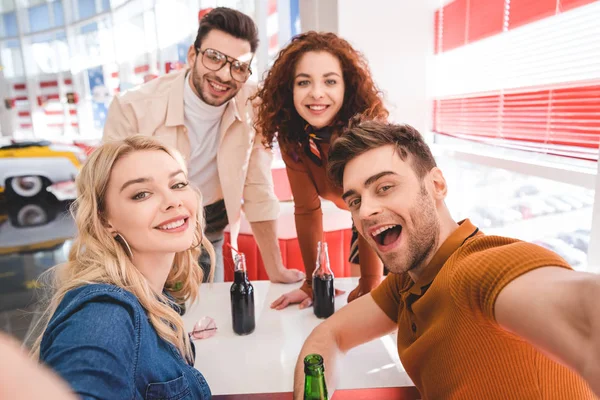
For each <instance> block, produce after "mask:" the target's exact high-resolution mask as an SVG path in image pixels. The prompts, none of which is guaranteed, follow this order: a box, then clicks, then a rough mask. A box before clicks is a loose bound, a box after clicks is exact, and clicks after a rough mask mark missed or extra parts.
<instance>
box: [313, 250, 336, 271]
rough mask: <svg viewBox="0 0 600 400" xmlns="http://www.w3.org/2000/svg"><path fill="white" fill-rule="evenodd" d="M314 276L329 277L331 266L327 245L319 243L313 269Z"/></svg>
mask: <svg viewBox="0 0 600 400" xmlns="http://www.w3.org/2000/svg"><path fill="white" fill-rule="evenodd" d="M314 275H331V276H333V272H332V271H331V266H330V265H329V252H328V250H327V243H325V242H319V248H318V250H317V266H316V268H315V272H314Z"/></svg>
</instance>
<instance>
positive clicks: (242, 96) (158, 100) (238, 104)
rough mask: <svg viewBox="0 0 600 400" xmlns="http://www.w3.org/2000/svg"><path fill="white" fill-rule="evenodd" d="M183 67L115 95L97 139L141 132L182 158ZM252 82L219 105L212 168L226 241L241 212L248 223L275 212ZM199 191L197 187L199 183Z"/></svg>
mask: <svg viewBox="0 0 600 400" xmlns="http://www.w3.org/2000/svg"><path fill="white" fill-rule="evenodd" d="M186 72H187V70H183V71H181V72H176V73H171V74H168V75H164V76H161V77H159V78H157V79H154V80H152V81H150V82H148V83H146V84H143V85H141V86H138V87H136V88H134V89H131V90H129V91H127V92H125V93H123V94H122V95H118V96H115V98H114V99H113V101H112V103H111V105H110V108H109V109H108V116H107V118H106V124H105V126H104V137H103V140H104V141H107V140H118V139H122V138H125V137H127V136H130V135H133V134H136V133H141V134H143V135H148V136H154V137H155V138H158V139H159V140H161V141H162V142H163V143H165V144H166V145H168V146H171V147H174V148H176V149H178V150H179V151H180V152H181V154H182V155H183V157H184V158H185V159H186V160H189V157H190V143H189V139H188V135H187V129H186V127H185V126H184V116H183V89H184V85H185V84H186V82H187V81H186V79H185V75H186ZM255 91H256V85H254V84H251V83H247V84H245V85H244V86H243V87H242V89H241V90H240V91H239V93H238V94H237V95H236V97H235V98H233V99H232V100H231V101H230V102H229V103H228V104H227V107H226V108H225V112H224V113H223V117H222V119H221V132H220V134H221V142H220V144H219V150H218V153H217V164H218V166H217V168H218V171H219V179H220V181H221V188H222V191H223V198H224V200H225V207H226V209H227V217H228V219H229V227H230V233H231V244H232V246H235V247H237V237H238V234H239V229H240V218H241V211H242V209H243V210H244V214H245V216H246V219H247V220H248V221H249V222H257V221H269V220H275V219H277V217H278V215H279V201H278V200H277V197H276V196H275V192H274V187H273V178H272V175H271V161H272V159H273V152H272V151H271V150H269V149H266V148H265V147H264V146H263V145H262V143H261V141H262V137H261V135H260V134H256V133H255V131H254V129H253V128H252V120H253V115H254V114H253V107H252V104H251V102H250V101H249V100H248V98H249V97H250V96H251V95H252V94H254V93H255ZM200 190H202V188H200Z"/></svg>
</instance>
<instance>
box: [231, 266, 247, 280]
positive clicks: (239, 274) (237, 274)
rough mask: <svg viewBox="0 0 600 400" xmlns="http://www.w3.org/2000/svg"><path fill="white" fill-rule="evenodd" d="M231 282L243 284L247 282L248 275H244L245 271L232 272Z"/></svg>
mask: <svg viewBox="0 0 600 400" xmlns="http://www.w3.org/2000/svg"><path fill="white" fill-rule="evenodd" d="M233 280H234V282H235V283H244V282H246V281H247V280H248V275H246V271H244V270H242V269H238V270H236V271H234V274H233Z"/></svg>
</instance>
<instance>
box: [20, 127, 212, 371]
mask: <svg viewBox="0 0 600 400" xmlns="http://www.w3.org/2000/svg"><path fill="white" fill-rule="evenodd" d="M146 150H158V151H164V152H166V153H168V154H169V155H170V156H171V157H173V158H174V159H175V160H176V161H177V162H178V163H179V164H180V165H181V168H182V169H183V170H184V171H185V173H186V174H187V168H186V166H185V162H184V161H183V158H182V157H181V155H180V154H179V153H178V152H177V151H175V150H172V149H170V148H168V147H166V146H164V145H163V144H161V143H160V142H158V141H157V140H155V139H152V138H149V137H145V136H140V135H136V136H131V137H128V138H126V139H124V140H119V141H114V142H108V143H105V144H103V145H102V146H101V147H99V148H98V149H96V150H95V151H94V152H93V153H92V154H91V156H90V158H89V159H88V160H87V161H86V163H85V164H84V166H83V167H82V169H81V171H80V173H79V175H78V176H77V179H76V186H77V199H76V200H75V202H74V203H73V204H72V206H71V213H72V214H73V217H74V218H75V224H76V226H77V230H78V233H77V236H76V237H75V240H74V242H73V246H72V247H71V250H70V252H69V258H68V261H67V262H66V263H65V264H62V265H58V266H56V267H54V268H53V269H52V270H50V271H49V272H51V273H52V275H51V278H49V279H46V281H47V282H46V285H47V284H48V281H50V282H49V283H50V285H51V286H52V287H51V288H50V290H51V291H52V295H51V297H50V298H49V300H48V301H47V302H48V305H47V307H46V309H45V311H44V313H43V315H42V317H41V318H40V319H39V321H38V323H37V325H38V326H37V327H36V328H35V329H34V332H36V333H34V335H36V339H35V342H34V343H33V346H32V355H33V356H34V357H36V358H39V352H40V344H41V340H42V337H43V333H44V331H45V330H46V328H47V326H48V322H49V321H50V318H51V317H52V315H53V314H54V312H55V311H56V308H57V307H58V305H59V304H60V302H61V301H62V299H63V298H64V296H65V294H66V293H67V292H68V291H70V290H73V289H75V288H78V287H80V286H83V285H87V284H94V283H106V284H111V285H115V286H118V287H121V288H123V289H125V290H127V291H129V292H131V293H133V294H134V295H135V296H136V297H137V299H138V300H139V302H140V304H141V305H142V307H144V309H145V310H146V313H147V315H148V318H149V319H150V322H151V323H152V326H153V327H154V329H156V332H157V333H158V335H159V336H160V337H161V338H162V339H164V340H166V341H167V342H170V343H172V344H173V345H174V346H175V347H176V348H177V349H178V350H179V352H180V353H181V355H182V356H183V357H184V358H185V359H188V360H192V359H193V355H192V350H191V345H190V340H189V337H188V335H187V333H186V332H185V329H184V326H183V320H182V319H181V316H180V315H179V314H178V313H177V312H176V311H175V310H174V309H173V307H172V306H173V303H174V302H175V303H177V304H182V303H184V302H186V301H192V302H193V301H195V300H196V299H197V298H198V292H199V288H200V284H201V283H202V280H203V277H204V273H203V271H202V268H201V267H200V266H199V265H198V258H199V256H200V252H201V248H202V247H203V248H204V249H205V250H206V251H207V252H208V253H209V255H210V261H211V268H210V274H209V278H210V279H211V280H212V275H213V270H214V262H215V261H214V260H215V252H214V249H213V247H212V245H211V243H210V241H209V240H208V239H206V237H204V235H203V228H204V214H203V212H202V210H203V209H202V207H201V205H202V196H201V194H200V192H199V191H198V190H196V193H197V195H198V212H197V224H196V232H195V234H194V243H193V244H192V247H191V248H189V249H187V250H185V251H182V252H179V253H176V255H175V260H174V262H173V266H172V268H171V271H170V272H169V275H168V277H167V281H166V283H165V288H164V289H165V291H166V292H167V293H168V294H169V295H170V296H171V297H172V298H173V299H174V301H173V300H171V299H169V297H167V296H166V295H164V294H163V293H160V294H159V293H155V292H154V291H153V290H152V289H151V287H150V285H149V283H148V281H147V280H146V278H145V277H144V276H143V275H142V273H141V272H140V271H139V270H138V269H137V268H136V267H135V266H134V265H133V263H132V262H131V260H130V259H129V257H128V255H127V253H126V251H125V249H124V248H123V247H122V245H121V244H120V243H119V242H118V241H117V240H115V238H114V237H113V236H112V235H111V233H110V232H109V231H108V229H107V228H106V214H105V212H106V204H105V200H106V193H107V188H108V182H109V177H110V174H111V171H112V168H113V167H114V165H115V163H116V162H117V161H118V160H119V159H121V158H122V157H125V156H126V155H128V154H131V153H133V152H136V151H146Z"/></svg>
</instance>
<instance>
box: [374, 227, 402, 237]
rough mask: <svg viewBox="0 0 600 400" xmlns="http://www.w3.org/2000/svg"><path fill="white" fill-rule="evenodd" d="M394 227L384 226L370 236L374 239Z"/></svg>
mask: <svg viewBox="0 0 600 400" xmlns="http://www.w3.org/2000/svg"><path fill="white" fill-rule="evenodd" d="M395 226H396V225H386V226H382V227H381V228H379V229H377V230H376V231H374V232H373V233H371V236H373V237H375V236H377V235H379V234H381V233H383V232H385V231H387V230H388V229H392V228H393V227H395Z"/></svg>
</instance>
